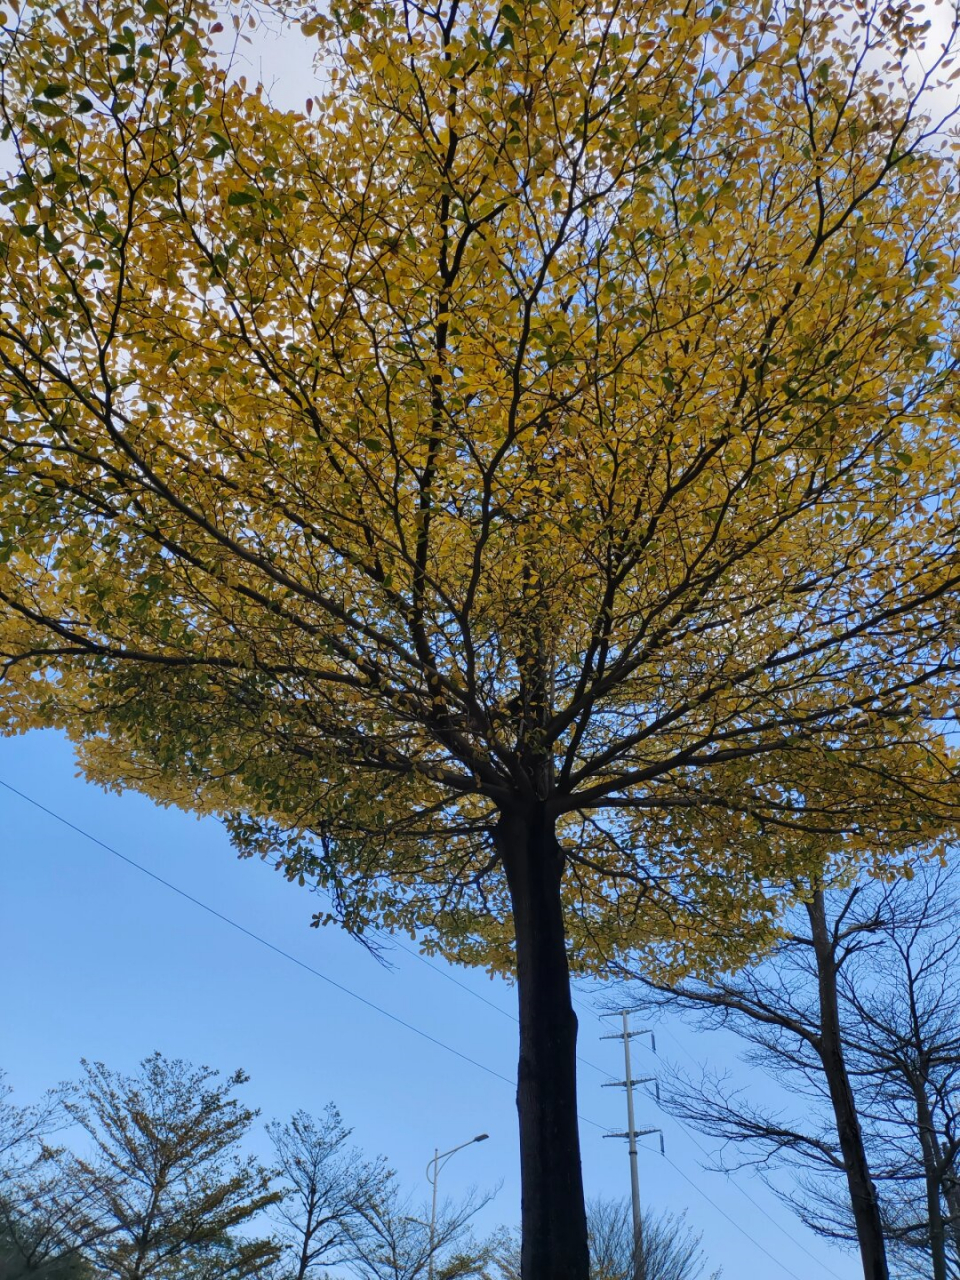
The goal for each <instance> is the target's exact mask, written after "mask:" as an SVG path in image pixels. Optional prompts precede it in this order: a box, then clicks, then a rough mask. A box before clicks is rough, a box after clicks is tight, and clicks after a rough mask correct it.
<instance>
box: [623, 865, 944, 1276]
mask: <svg viewBox="0 0 960 1280" xmlns="http://www.w3.org/2000/svg"><path fill="white" fill-rule="evenodd" d="M956 906H957V904H956V899H955V897H954V895H953V893H952V892H951V889H950V878H949V875H948V873H947V872H946V871H944V870H943V869H935V868H928V867H924V866H920V867H918V868H917V869H916V871H915V873H914V874H913V875H912V877H911V879H910V880H907V881H899V882H894V883H892V884H884V883H882V882H877V881H870V880H869V879H863V880H861V881H860V882H858V883H855V884H853V885H852V886H847V887H844V886H843V885H839V886H836V887H833V888H827V889H826V890H824V889H822V888H817V889H815V890H814V891H812V892H811V893H810V894H809V898H808V901H807V902H806V903H805V904H804V905H803V906H802V907H798V908H797V909H796V910H795V911H793V912H792V913H791V914H790V915H789V916H788V918H787V920H786V922H785V925H784V932H783V935H782V938H781V940H780V942H779V943H778V944H777V947H776V949H775V950H774V952H773V953H772V954H771V955H770V956H769V957H768V958H767V959H765V960H764V961H763V962H762V963H761V964H760V965H758V966H756V967H752V968H750V969H748V970H746V971H744V972H743V973H740V974H736V975H727V976H719V977H717V978H715V979H714V980H712V981H710V982H706V981H704V982H701V981H691V980H685V981H682V982H680V983H677V984H673V985H669V986H663V985H657V984H654V985H650V984H648V986H647V997H646V1002H647V1003H648V1004H651V1005H654V1006H656V1007H661V1008H670V1009H674V1010H677V1011H679V1012H681V1013H682V1014H684V1015H686V1016H690V1017H693V1018H694V1019H696V1020H697V1022H698V1024H699V1025H702V1026H704V1027H706V1028H712V1027H726V1028H729V1029H731V1030H733V1031H734V1032H735V1033H736V1034H737V1035H739V1036H740V1037H742V1038H743V1039H745V1040H746V1041H747V1042H748V1044H749V1045H750V1046H751V1047H750V1051H749V1055H748V1060H749V1061H751V1062H752V1063H754V1064H755V1065H758V1066H760V1067H762V1068H763V1069H764V1070H766V1071H767V1072H769V1073H770V1074H771V1075H772V1076H774V1078H776V1079H777V1080H779V1081H780V1082H786V1081H789V1082H790V1088H791V1092H793V1093H795V1094H799V1095H800V1096H805V1097H806V1098H807V1099H808V1105H807V1107H806V1109H805V1113H804V1115H803V1117H802V1118H796V1117H793V1116H791V1115H789V1114H787V1115H784V1114H780V1113H774V1112H771V1111H770V1110H769V1108H767V1107H764V1106H763V1105H758V1104H756V1103H755V1102H754V1101H752V1100H751V1099H750V1098H749V1097H747V1096H745V1095H744V1094H743V1092H742V1091H732V1090H731V1089H730V1088H729V1086H728V1084H727V1082H726V1081H725V1080H724V1079H722V1078H718V1077H716V1076H715V1075H706V1076H705V1077H704V1079H703V1080H702V1081H701V1082H700V1083H698V1082H696V1081H693V1080H691V1079H689V1078H687V1077H682V1078H679V1079H678V1080H677V1081H676V1082H675V1085H674V1086H673V1087H668V1088H664V1089H662V1090H661V1096H662V1098H663V1101H664V1105H665V1106H666V1107H667V1109H668V1110H669V1111H671V1112H672V1113H673V1114H676V1115H678V1116H680V1117H681V1118H683V1119H686V1120H688V1121H690V1122H691V1123H693V1124H695V1125H697V1126H698V1127H699V1128H701V1129H703V1130H705V1131H706V1132H708V1133H710V1134H711V1135H713V1136H714V1137H717V1138H720V1139H721V1140H722V1141H723V1142H724V1143H725V1144H729V1145H730V1146H732V1148H733V1149H734V1150H739V1151H742V1152H743V1153H744V1154H743V1155H742V1157H734V1160H735V1161H736V1160H739V1159H742V1160H743V1161H744V1162H746V1163H756V1164H757V1166H758V1167H760V1168H761V1169H763V1170H774V1169H776V1168H778V1167H783V1166H787V1167H793V1168H797V1169H799V1170H800V1171H801V1173H802V1174H803V1176H802V1178H801V1181H800V1184H799V1187H798V1189H797V1190H795V1191H792V1192H786V1193H784V1191H783V1188H782V1187H780V1186H778V1184H777V1183H776V1182H774V1184H773V1185H774V1187H775V1189H778V1190H779V1191H780V1192H781V1194H784V1196H785V1198H786V1199H787V1201H788V1203H790V1204H791V1205H792V1207H793V1208H794V1209H796V1210H797V1211H798V1212H799V1213H800V1215H801V1217H802V1218H803V1220H804V1222H805V1223H806V1224H807V1225H808V1226H809V1227H811V1228H812V1229H813V1230H815V1231H819V1232H820V1233H821V1234H824V1235H832V1236H839V1237H840V1238H842V1239H848V1240H853V1241H856V1243H857V1244H858V1246H859V1249H860V1255H861V1261H862V1264H863V1270H864V1276H865V1277H866V1278H867V1280H874V1277H877V1276H886V1275H887V1274H888V1265H887V1252H888V1248H892V1249H894V1250H895V1251H896V1252H897V1253H898V1255H899V1256H901V1257H902V1255H903V1253H904V1250H905V1249H906V1250H909V1248H911V1247H912V1248H914V1249H917V1248H919V1249H920V1250H921V1251H922V1252H923V1254H924V1255H925V1264H924V1266H925V1273H926V1269H927V1268H929V1267H931V1266H932V1270H933V1275H934V1277H935V1280H945V1277H946V1276H947V1274H948V1259H947V1245H948V1242H949V1241H950V1239H951V1232H953V1233H954V1238H955V1234H956V1230H955V1223H956V1222H957V1221H960V1216H958V1215H957V1212H956V1186H957V1181H956V1171H957V1156H958V1151H960V1143H958V1134H957V1114H956V1094H955V1082H956V1079H957V1074H958V1071H960V1002H958V1000H957V997H956V995H955V992H956V990H957V971H956V957H957V952H958V950H960V942H958V939H957V935H956V924H955V921H956ZM641 998H642V997H641ZM810 1102H812V1104H813V1105H810ZM838 1178H842V1179H843V1180H844V1181H845V1182H846V1188H847V1196H846V1198H845V1199H840V1200H838V1197H837V1194H836V1181H837V1179H838ZM954 1247H955V1246H954ZM957 1256H958V1258H960V1250H957Z"/></svg>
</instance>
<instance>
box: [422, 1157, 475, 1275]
mask: <svg viewBox="0 0 960 1280" xmlns="http://www.w3.org/2000/svg"><path fill="white" fill-rule="evenodd" d="M489 1137H490V1135H489V1133H478V1134H477V1136H476V1137H475V1138H468V1139H467V1141H466V1142H461V1143H460V1145H459V1147H451V1148H450V1150H449V1151H440V1150H439V1149H438V1148H436V1147H435V1148H434V1152H433V1159H432V1160H431V1161H430V1163H429V1164H428V1165H427V1181H428V1182H429V1183H430V1186H431V1187H432V1188H433V1202H432V1204H431V1206H430V1257H429V1258H428V1260H427V1280H433V1275H434V1272H433V1250H434V1247H435V1244H436V1238H437V1179H438V1178H439V1176H440V1170H441V1169H442V1168H443V1166H444V1165H445V1164H446V1163H447V1161H448V1160H449V1159H450V1157H451V1156H453V1155H456V1153H457V1152H458V1151H462V1150H463V1148H464V1147H470V1146H472V1145H473V1144H474V1143H475V1142H486V1140H487V1138H489ZM431 1170H432V1172H431Z"/></svg>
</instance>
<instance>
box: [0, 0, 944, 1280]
mask: <svg viewBox="0 0 960 1280" xmlns="http://www.w3.org/2000/svg"><path fill="white" fill-rule="evenodd" d="M299 20H300V22H301V29H302V38H304V39H311V40H314V41H315V42H316V45H317V58H318V62H317V66H318V70H317V90H316V95H315V101H313V102H310V103H307V104H305V107H304V110H303V111H302V112H294V111H284V110H280V109H279V108H277V107H275V106H273V105H271V103H270V101H269V100H268V99H267V97H266V96H265V95H264V94H263V93H262V92H261V91H260V90H259V89H256V90H252V89H250V88H249V87H248V86H247V85H246V84H245V83H244V81H243V80H242V79H241V78H237V77H235V76H233V75H232V74H231V72H230V69H229V59H224V58H223V57H221V59H220V61H218V58H217V55H216V53H215V51H214V46H215V45H216V44H217V41H218V40H220V41H222V40H223V39H224V36H223V35H222V34H220V33H221V30H222V26H221V23H220V22H219V21H218V20H217V16H216V14H215V13H214V12H213V11H212V10H211V9H209V8H208V7H206V6H205V5H204V4H203V3H201V2H199V0H169V2H168V0H145V3H143V4H142V5H141V4H140V3H137V4H127V3H125V0H84V3H80V0H66V3H65V4H64V5H63V7H59V6H58V5H57V3H56V0H31V4H30V6H29V11H28V12H27V13H26V14H25V15H24V16H23V17H22V18H17V17H16V16H13V17H10V18H8V20H7V24H6V30H5V34H4V36H3V45H2V68H0V70H2V86H0V89H2V102H0V106H2V113H3V121H4V137H5V139H6V142H5V146H6V148H7V149H8V151H9V153H10V154H13V155H14V156H15V159H14V161H13V164H12V171H11V173H10V176H9V177H8V178H7V179H6V180H5V181H4V185H3V213H2V217H0V292H2V297H0V402H2V405H3V420H2V424H0V431H2V449H3V472H2V491H0V494H2V496H0V536H2V543H0V557H2V564H0V601H2V606H3V613H2V620H0V652H2V654H3V657H4V663H5V665H4V673H5V679H4V681H3V684H2V686H0V688H2V690H3V701H2V706H3V714H4V724H5V726H6V727H7V728H8V729H10V730H13V729H18V728H23V727H28V726H31V725H38V724H59V725H62V726H64V727H65V728H66V729H67V730H68V731H69V732H70V733H71V734H72V735H73V736H74V737H75V738H76V739H77V740H78V742H79V743H81V744H82V746H81V751H82V758H83V761H84V764H85V767H86V768H87V770H88V771H89V773H90V774H91V775H92V776H94V777H96V778H98V779H100V780H102V781H105V782H109V783H111V784H116V785H120V786H134V787H140V788H142V789H144V790H146V791H148V792H150V793H151V794H153V795H154V796H156V797H158V798H159V799H161V800H164V801H169V802H173V803H176V804H181V805H184V806H193V807H196V808H199V809H202V810H207V811H213V812H218V813H221V814H222V815H224V816H225V817H226V819H227V821H228V822H229V823H230V824H231V828H232V830H233V832H234V835H235V837H236V840H237V842H238V844H239V846H240V848H241V849H242V850H243V851H244V852H257V851H259V852H262V853H268V854H272V855H275V856H279V858H280V859H281V862H282V865H283V866H284V867H285V869H286V871H287V873H288V874H289V875H290V876H291V877H297V878H301V879H306V880H309V881H310V882H312V883H315V884H318V885H320V886H322V887H323V888H325V889H326V890H327V891H329V893H330V895H331V902H332V906H331V913H332V914H333V915H338V916H340V917H341V918H342V919H344V921H345V922H346V923H347V925H348V926H349V927H351V928H353V929H355V930H362V928H363V926H364V924H365V923H366V922H368V921H377V922H379V923H381V924H385V925H386V926H387V927H396V928H405V929H409V930H412V931H414V932H416V933H417V934H418V935H419V936H420V937H421V938H422V939H423V940H424V942H425V944H426V945H428V946H431V945H432V946H434V947H436V948H438V949H440V950H441V951H443V952H444V953H445V954H447V955H449V956H451V957H455V958H458V959H460V960H463V961H465V962H470V963H481V964H486V965H489V966H491V967H493V968H497V969H500V970H505V971H510V972H515V973H516V976H517V979H518V989H519V1004H520V1028H521V1030H520V1061H519V1083H518V1107H519V1115H520V1145H521V1165H522V1175H523V1236H524V1243H523V1274H524V1277H525V1280H584V1278H585V1277H586V1274H587V1257H586V1253H587V1246H586V1230H585V1224H584V1214H583V1197H582V1188H581V1177H580V1162H579V1150H578V1138H577V1123H576V1081H575V1042H576V1019H575V1017H574V1014H573V1011H572V1008H571V1004H570V993H569V969H570V966H571V965H573V966H574V967H576V968H577V969H589V968H591V967H594V968H597V967H602V966H603V965H605V964H607V963H609V962H610V961H611V960H613V959H615V958H616V956H617V954H618V952H619V951H621V950H622V949H623V948H624V947H631V948H634V949H637V948H639V949H640V950H645V949H647V950H649V951H650V952H651V953H654V952H656V954H657V955H659V956H660V958H661V959H662V960H663V961H664V962H666V963H668V964H671V965H674V966H676V965H689V964H692V963H700V964H701V965H703V964H708V963H717V964H722V963H726V964H733V963H736V962H737V961H738V960H742V959H743V958H744V957H745V956H747V955H749V954H750V953H751V951H753V950H754V949H755V948H756V947H757V946H758V945H759V944H760V943H761V942H762V939H763V936H764V933H765V932H766V931H767V930H768V927H769V921H770V920H771V918H772V917H773V916H774V914H775V912H776V908H777V906H778V900H779V890H778V888H777V886H778V885H779V884H783V883H786V882H787V881H788V880H789V879H790V877H795V876H797V875H798V874H799V873H800V872H806V873H809V872H812V871H815V870H816V869H817V868H818V867H820V866H821V865H822V864H823V862H824V860H825V859H826V858H827V857H828V856H836V855H838V854H839V855H840V856H842V857H845V858H851V859H853V858H856V857H857V855H858V854H859V853H860V852H861V851H863V850H866V849H870V850H877V849H879V850H881V851H884V850H886V851H894V850H903V849H904V848H907V847H916V846H927V845H933V844H934V843H935V842H936V841H937V840H939V839H941V838H942V837H943V835H944V834H945V833H948V832H949V831H950V830H952V828H953V825H954V822H955V817H956V813H957V806H956V801H955V793H954V790H953V764H952V761H951V758H950V753H949V751H948V749H947V746H946V745H945V743H944V741H943V739H942V738H941V737H940V736H939V734H940V730H941V728H942V724H941V722H942V720H943V717H944V716H946V715H947V714H948V713H949V712H950V711H951V709H952V705H953V698H954V691H955V683H956V682H955V657H956V641H957V594H958V588H960V526H958V506H957V498H956V495H955V492H954V479H953V477H954V472H955V467H956V462H957V452H958V448H957V447H958V414H957V402H956V393H955V369H956V365H957V354H958V353H957V351H956V349H955V346H954V326H955V319H956V296H955V284H956V280H957V264H958V251H960V221H958V200H957V194H956V181H955V177H954V173H955V169H954V167H952V159H951V158H952V155H953V152H952V144H951V140H950V138H949V136H948V131H947V130H945V129H943V128H938V127H937V126H936V125H935V124H934V123H932V122H931V120H930V118H929V116H928V115H927V114H925V112H924V101H925V100H924V93H925V92H926V90H927V89H928V88H929V86H930V84H931V83H932V81H933V79H935V78H936V77H938V76H942V75H949V71H948V69H947V67H948V62H949V55H948V52H944V51H938V49H937V47H935V46H931V47H930V49H929V50H928V52H927V54H926V59H927V77H926V79H924V80H923V82H922V83H921V85H920V88H919V90H915V91H913V92H912V93H910V92H908V90H907V88H906V85H905V82H904V81H903V78H902V74H901V68H902V67H905V66H907V65H909V66H911V67H915V66H916V63H917V61H918V59H917V57H916V56H915V55H916V48H917V45H918V42H919V41H920V40H921V37H922V35H923V31H922V29H921V28H918V27H917V26H916V25H915V15H913V14H912V12H911V11H910V10H909V9H908V8H906V7H890V8H883V7H882V6H871V5H868V6H867V7H866V8H862V7H859V6H853V5H848V4H841V3H836V2H835V0H822V2H813V0H811V2H809V3H806V2H804V0H800V2H798V3H794V2H793V0H789V2H787V0H779V2H777V3H771V2H770V0H765V2H764V4H763V5H762V6H760V7H757V8H755V7H753V6H751V5H750V4H741V3H740V0H733V3H730V4H727V3H723V2H722V0H719V2H718V3H715V4H714V3H712V0H711V2H710V3H708V4H707V5H705V6H704V5H702V4H700V3H697V0H693V2H692V3H689V4H683V3H679V2H677V3H674V4H663V3H661V2H660V0H604V3H599V0H581V2H580V3H572V2H571V0H529V3H526V4H525V3H522V0H514V3H513V4H506V3H504V4H500V5H496V4H489V3H482V0H469V2H468V0H438V3H437V7H431V6H430V5H421V4H417V3H414V2H413V0H406V2H405V3H395V4H388V3H378V2H377V0H366V2H364V3H358V4H357V5H356V6H355V7H352V8H351V7H350V6H349V4H334V5H333V6H332V8H330V9H329V11H328V10H326V8H323V9H321V10H318V11H316V12H311V13H308V14H307V15H306V16H305V17H304V16H303V15H301V16H300V19H299ZM228 26H229V23H228ZM227 34H229V33H227ZM921 60H922V59H921Z"/></svg>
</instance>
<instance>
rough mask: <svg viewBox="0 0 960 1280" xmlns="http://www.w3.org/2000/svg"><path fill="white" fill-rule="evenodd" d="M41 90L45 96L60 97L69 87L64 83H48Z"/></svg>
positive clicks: (67, 91) (68, 90)
mask: <svg viewBox="0 0 960 1280" xmlns="http://www.w3.org/2000/svg"><path fill="white" fill-rule="evenodd" d="M41 92H42V93H43V96H44V97H45V98H62V97H63V95H64V94H65V93H69V92H70V87H69V85H65V84H48V85H47V87H46V88H45V89H43V90H41Z"/></svg>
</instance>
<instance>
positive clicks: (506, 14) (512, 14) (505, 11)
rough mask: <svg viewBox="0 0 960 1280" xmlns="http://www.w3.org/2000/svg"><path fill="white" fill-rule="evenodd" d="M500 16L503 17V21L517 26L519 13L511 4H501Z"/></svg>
mask: <svg viewBox="0 0 960 1280" xmlns="http://www.w3.org/2000/svg"><path fill="white" fill-rule="evenodd" d="M500 17H501V18H503V20H504V22H509V23H510V25H511V26H512V27H519V25H520V15H519V13H517V11H516V9H514V7H513V5H512V4H505V5H503V6H502V8H501V10H500Z"/></svg>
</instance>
